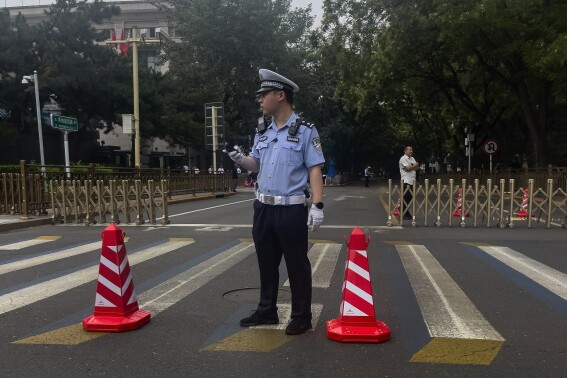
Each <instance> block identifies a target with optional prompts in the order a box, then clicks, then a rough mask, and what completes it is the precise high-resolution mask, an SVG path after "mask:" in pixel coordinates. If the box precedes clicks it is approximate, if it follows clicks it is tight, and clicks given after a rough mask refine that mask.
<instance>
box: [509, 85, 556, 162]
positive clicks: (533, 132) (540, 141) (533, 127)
mask: <svg viewBox="0 0 567 378" xmlns="http://www.w3.org/2000/svg"><path fill="white" fill-rule="evenodd" d="M549 87H550V83H547V82H546V83H544V88H543V89H542V93H541V97H540V104H539V105H540V110H539V111H540V114H539V117H536V114H535V112H534V111H533V109H532V107H531V105H530V99H529V94H528V88H527V85H526V83H525V81H523V80H522V79H519V78H518V79H516V89H517V91H518V96H519V98H520V105H521V107H522V112H523V113H524V119H525V120H526V125H527V126H528V131H529V134H530V137H531V139H532V147H533V150H534V157H535V165H536V167H537V168H539V167H545V166H546V164H547V150H546V148H545V147H546V129H547V103H548V97H549V93H550V90H549V89H550V88H549Z"/></svg>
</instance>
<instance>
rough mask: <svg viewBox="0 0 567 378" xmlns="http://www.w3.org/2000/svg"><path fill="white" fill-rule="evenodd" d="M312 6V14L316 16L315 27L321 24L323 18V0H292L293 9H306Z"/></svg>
mask: <svg viewBox="0 0 567 378" xmlns="http://www.w3.org/2000/svg"><path fill="white" fill-rule="evenodd" d="M309 4H311V12H312V14H313V15H314V16H315V26H318V25H319V24H321V16H323V0H292V1H291V5H292V7H298V8H305V7H306V6H308V5H309Z"/></svg>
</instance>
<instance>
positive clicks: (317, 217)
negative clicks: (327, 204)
mask: <svg viewBox="0 0 567 378" xmlns="http://www.w3.org/2000/svg"><path fill="white" fill-rule="evenodd" d="M323 219H325V215H324V214H323V209H318V208H317V206H315V205H311V209H309V216H308V217H307V226H309V231H317V229H318V228H319V227H320V226H321V223H323Z"/></svg>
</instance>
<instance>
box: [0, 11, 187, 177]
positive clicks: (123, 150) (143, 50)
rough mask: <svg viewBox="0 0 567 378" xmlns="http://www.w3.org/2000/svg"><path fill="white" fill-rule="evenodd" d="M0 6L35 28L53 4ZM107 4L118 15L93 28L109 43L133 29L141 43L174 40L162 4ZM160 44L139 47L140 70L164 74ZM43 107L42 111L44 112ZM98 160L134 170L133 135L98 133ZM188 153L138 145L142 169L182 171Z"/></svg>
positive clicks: (147, 141)
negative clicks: (162, 35)
mask: <svg viewBox="0 0 567 378" xmlns="http://www.w3.org/2000/svg"><path fill="white" fill-rule="evenodd" d="M0 1H1V2H3V3H4V4H2V3H1V2H0V6H2V5H4V7H5V8H8V10H9V12H10V15H11V17H16V16H17V15H18V14H22V15H23V16H25V18H26V21H27V23H28V24H30V25H37V24H39V23H41V22H42V20H44V19H45V11H46V10H48V9H49V7H50V6H51V4H53V3H54V2H55V1H54V0H0ZM106 2H107V3H111V4H112V5H115V6H118V7H120V11H121V13H120V15H118V16H113V17H112V18H111V19H108V20H105V21H104V22H103V23H102V24H94V25H93V27H94V28H95V29H97V30H101V31H104V32H106V33H108V34H107V35H108V39H111V35H112V32H113V31H114V32H115V33H116V39H117V40H120V39H122V38H123V39H127V38H128V37H129V36H132V30H133V28H137V31H138V34H139V35H140V36H141V37H142V38H143V39H144V38H147V39H153V40H155V39H159V38H160V33H159V31H164V32H165V33H166V34H167V35H169V36H170V37H175V28H174V27H173V26H172V24H171V23H170V21H168V19H167V16H166V14H165V13H164V12H162V11H161V10H160V9H159V6H160V4H166V3H167V2H165V1H148V0H133V1H129V0H121V1H111V0H107V1H106ZM160 53H161V51H160V47H159V44H154V43H141V44H139V45H138V62H139V65H140V66H146V67H148V68H150V69H152V70H154V71H156V72H161V73H162V74H163V73H165V72H167V70H168V65H167V63H166V64H163V65H160V63H159V56H160ZM45 110H47V109H45V105H44V107H43V111H45ZM97 145H98V146H99V150H98V151H97V157H96V159H97V160H98V162H99V163H105V164H111V165H119V166H133V161H132V160H133V159H132V155H133V154H132V151H133V147H132V146H133V142H132V135H131V134H127V133H123V132H122V127H121V126H120V125H113V128H111V129H107V130H101V131H100V132H99V135H98V139H97ZM187 155H188V151H185V149H184V148H182V147H180V146H176V145H171V144H169V143H168V142H167V141H165V140H162V139H159V138H143V139H142V140H141V143H140V160H141V164H142V165H143V166H151V167H158V168H167V167H170V168H182V167H183V165H184V164H185V163H186V162H188V161H192V160H194V158H193V157H191V158H188V157H187Z"/></svg>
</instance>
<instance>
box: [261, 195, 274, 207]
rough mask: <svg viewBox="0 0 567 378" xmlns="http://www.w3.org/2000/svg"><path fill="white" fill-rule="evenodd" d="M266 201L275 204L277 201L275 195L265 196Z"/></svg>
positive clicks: (268, 203)
mask: <svg viewBox="0 0 567 378" xmlns="http://www.w3.org/2000/svg"><path fill="white" fill-rule="evenodd" d="M264 203H265V204H267V205H274V204H275V203H276V201H275V198H274V196H264Z"/></svg>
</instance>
